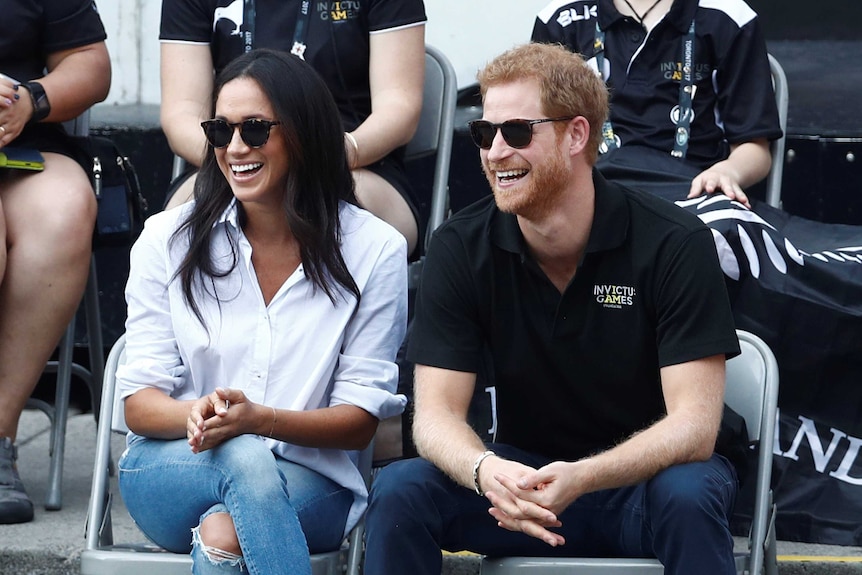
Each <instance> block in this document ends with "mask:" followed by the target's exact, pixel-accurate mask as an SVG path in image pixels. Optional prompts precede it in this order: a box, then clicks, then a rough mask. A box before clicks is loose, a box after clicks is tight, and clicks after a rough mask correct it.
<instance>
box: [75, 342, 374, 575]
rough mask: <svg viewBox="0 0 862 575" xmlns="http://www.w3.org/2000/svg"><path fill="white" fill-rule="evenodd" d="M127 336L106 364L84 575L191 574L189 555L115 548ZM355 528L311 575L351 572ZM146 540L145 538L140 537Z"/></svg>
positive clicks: (363, 464)
mask: <svg viewBox="0 0 862 575" xmlns="http://www.w3.org/2000/svg"><path fill="white" fill-rule="evenodd" d="M125 345H126V339H125V335H121V336H120V338H119V339H118V340H117V342H116V343H115V344H114V346H113V347H112V348H111V352H110V353H109V354H108V360H107V364H106V365H105V370H104V372H105V377H104V386H103V388H102V405H101V412H100V416H99V426H98V430H97V437H96V463H95V467H94V469H93V484H92V488H91V491H90V505H89V509H88V512H87V529H86V546H85V548H84V551H83V552H82V553H81V575H114V574H116V573H120V572H122V573H123V575H152V574H153V573H158V574H159V575H180V574H182V575H187V574H188V573H190V572H191V566H192V560H191V556H189V555H187V554H177V553H169V552H168V551H165V550H164V549H161V548H160V547H158V546H156V545H154V544H152V543H114V538H113V531H112V523H111V507H112V505H111V504H112V499H113V493H112V491H111V485H110V483H111V481H110V469H111V467H112V463H113V460H112V459H111V433H112V432H114V433H122V434H125V433H127V432H128V428H127V427H126V422H125V418H124V416H123V400H122V399H120V396H119V394H118V393H116V377H115V376H116V371H117V367H119V366H120V365H121V364H122V363H123V361H124V360H125ZM371 453H372V447H371V446H370V445H369V446H368V447H367V448H366V449H364V450H363V451H362V452H361V454H360V461H359V468H360V471H361V472H362V474H363V476H364V477H366V478H367V477H369V475H370V472H371ZM359 536H360V535H359V532H358V531H357V530H356V529H354V530H353V532H351V534H350V536H349V537H348V539H347V540H346V541H345V543H344V544H343V545H342V546H341V548H340V549H337V550H335V551H331V552H328V553H317V554H314V555H312V556H311V572H312V574H313V575H341V574H342V573H344V571H345V569H346V568H347V561H348V552H349V551H350V550H351V549H352V548H354V547H356V546H358V545H359V542H358V537H359ZM141 538H142V539H143V538H144V536H143V535H141Z"/></svg>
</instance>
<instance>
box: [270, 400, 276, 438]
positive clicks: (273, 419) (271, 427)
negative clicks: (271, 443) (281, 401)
mask: <svg viewBox="0 0 862 575" xmlns="http://www.w3.org/2000/svg"><path fill="white" fill-rule="evenodd" d="M269 408H270V409H271V410H272V425H270V426H269V437H272V432H273V431H274V430H275V408H274V407H273V406H271V405H270V406H269ZM273 439H275V438H273Z"/></svg>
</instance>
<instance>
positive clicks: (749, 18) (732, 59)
mask: <svg viewBox="0 0 862 575" xmlns="http://www.w3.org/2000/svg"><path fill="white" fill-rule="evenodd" d="M693 19H694V21H695V41H694V78H695V85H696V90H695V96H694V100H693V107H694V120H693V121H692V129H691V138H690V140H689V148H688V152H687V156H686V161H687V162H688V163H690V164H692V165H694V166H697V167H698V168H699V169H701V170H703V169H705V168H707V167H709V166H711V165H712V164H714V163H715V162H718V161H720V160H723V159H724V158H726V157H727V155H728V153H729V149H728V144H737V143H742V142H747V141H750V140H753V139H756V138H766V139H769V140H774V139H777V138H779V137H781V128H780V126H779V122H778V111H777V107H776V104H775V95H774V93H773V91H772V84H771V80H770V78H771V76H770V71H769V61H768V59H767V51H766V42H765V41H764V39H763V34H762V32H761V30H760V24H759V21H758V19H757V14H756V13H755V12H754V11H753V10H752V9H751V8H750V7H749V6H748V5H747V4H746V3H745V2H744V1H743V0H700V1H699V2H698V0H675V1H674V3H673V5H672V6H671V9H670V11H669V12H668V13H667V15H665V17H664V18H663V19H662V20H661V21H660V22H658V23H657V24H656V25H655V27H654V28H653V29H652V30H651V31H650V33H649V34H647V33H646V31H645V29H644V28H643V26H642V25H641V24H640V23H639V22H637V21H636V20H634V19H633V18H631V17H628V16H623V15H622V14H620V13H619V11H617V9H616V8H615V7H614V3H613V0H588V1H586V2H585V1H576V2H569V3H565V2H560V1H559V0H554V1H553V2H551V3H550V4H548V6H547V7H546V8H544V9H543V10H542V11H541V12H539V14H538V16H537V17H536V21H535V25H534V28H533V35H532V39H533V40H534V41H537V42H559V43H561V44H563V45H564V46H567V47H568V48H569V49H570V50H572V51H574V52H577V53H579V54H581V55H583V56H584V58H585V59H586V60H587V61H588V63H589V64H590V65H591V66H592V67H593V68H594V69H596V70H598V68H597V64H596V59H595V53H596V48H595V44H594V40H595V38H596V23H597V22H598V25H599V26H600V27H601V29H602V30H604V32H605V50H604V58H605V66H604V70H603V71H602V77H603V78H604V79H605V81H606V82H607V84H608V87H609V89H610V93H611V110H610V119H611V123H612V124H613V128H614V134H615V136H617V137H618V138H619V144H620V145H621V146H622V147H626V146H645V147H648V148H654V149H657V150H660V151H662V152H666V153H668V154H670V151H671V150H672V149H673V142H674V135H675V134H676V122H677V120H678V116H679V114H678V105H679V99H680V98H679V84H680V76H681V75H680V72H679V71H680V69H681V66H682V64H681V62H682V49H683V48H682V46H683V39H684V37H685V36H686V34H687V32H688V30H689V26H690V24H691V22H692V20H693Z"/></svg>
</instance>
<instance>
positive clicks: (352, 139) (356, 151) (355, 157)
mask: <svg viewBox="0 0 862 575" xmlns="http://www.w3.org/2000/svg"><path fill="white" fill-rule="evenodd" d="M344 135H345V136H346V137H347V140H348V141H349V142H350V145H351V146H353V165H351V166H350V169H354V168H358V167H359V144H357V143H356V137H354V135H353V134H351V133H350V132H344ZM347 163H348V164H350V163H351V162H350V161H349V159H348V162H347Z"/></svg>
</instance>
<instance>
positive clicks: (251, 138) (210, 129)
mask: <svg viewBox="0 0 862 575" xmlns="http://www.w3.org/2000/svg"><path fill="white" fill-rule="evenodd" d="M279 124H281V122H273V121H272V120H261V119H258V118H251V119H249V120H243V121H242V122H236V123H234V124H231V123H230V122H228V121H227V120H218V119H215V120H206V121H205V122H201V128H203V129H204V135H205V136H206V137H207V141H208V142H209V143H210V146H212V147H213V148H224V147H225V146H227V145H228V144H230V141H231V139H233V131H234V130H235V129H236V128H237V127H238V128H239V135H240V137H241V138H242V141H243V142H245V143H246V145H248V146H249V147H252V148H260V147H261V146H263V145H264V144H266V141H267V140H268V139H269V131H270V129H272V127H273V126H277V125H279Z"/></svg>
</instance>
